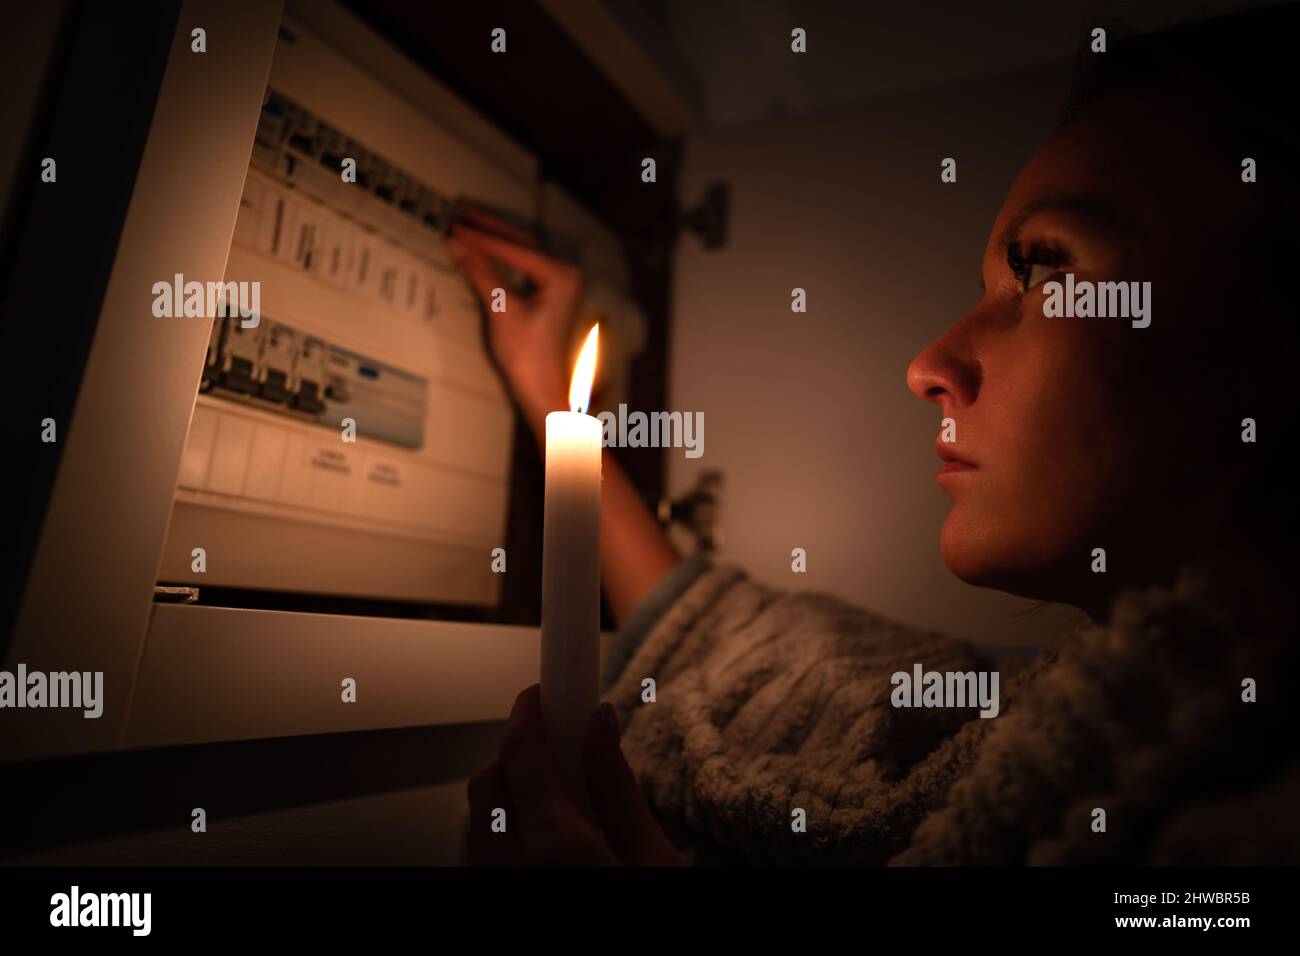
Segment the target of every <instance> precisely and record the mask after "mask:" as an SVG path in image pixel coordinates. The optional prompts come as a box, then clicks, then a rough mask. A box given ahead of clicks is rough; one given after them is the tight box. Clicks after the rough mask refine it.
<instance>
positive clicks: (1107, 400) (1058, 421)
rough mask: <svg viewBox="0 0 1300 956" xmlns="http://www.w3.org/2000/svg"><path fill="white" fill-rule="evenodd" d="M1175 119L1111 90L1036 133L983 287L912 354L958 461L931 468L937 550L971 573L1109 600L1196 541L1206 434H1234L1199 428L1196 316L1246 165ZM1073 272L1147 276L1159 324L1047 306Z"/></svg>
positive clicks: (1216, 267) (1203, 498)
mask: <svg viewBox="0 0 1300 956" xmlns="http://www.w3.org/2000/svg"><path fill="white" fill-rule="evenodd" d="M1168 115H1169V114H1168V111H1167V110H1162V109H1160V108H1159V107H1157V106H1154V105H1152V104H1151V103H1149V102H1147V101H1144V100H1142V99H1140V98H1136V97H1125V98H1118V99H1112V100H1110V101H1108V102H1106V103H1105V104H1104V105H1103V106H1101V107H1094V108H1093V109H1092V110H1091V111H1090V112H1089V113H1088V114H1086V115H1085V116H1083V117H1081V118H1080V119H1079V120H1076V121H1075V122H1073V123H1072V124H1071V125H1069V126H1068V127H1066V128H1064V129H1062V130H1061V131H1059V132H1058V133H1057V134H1056V135H1054V136H1053V137H1052V138H1051V139H1050V140H1049V141H1048V142H1047V143H1045V144H1044V145H1043V146H1042V147H1041V148H1040V149H1039V150H1038V151H1037V153H1035V154H1034V156H1033V157H1032V158H1031V159H1030V161H1029V163H1028V164H1027V165H1026V166H1025V168H1024V170H1023V171H1022V172H1021V173H1020V176H1019V177H1018V178H1017V180H1016V182H1015V184H1014V185H1013V186H1012V188H1011V192H1010V194H1009V195H1008V196H1007V199H1006V202H1005V203H1004V205H1003V207H1002V210H1001V211H1000V212H999V214H998V217H997V220H996V222H995V223H994V224H993V230H992V232H991V234H990V236H989V240H988V244H987V246H986V248H985V250H984V257H983V266H982V279H983V287H984V293H983V298H982V299H981V300H980V302H979V304H978V305H976V306H975V308H974V309H972V310H971V311H970V312H969V313H968V314H967V315H966V316H964V317H963V318H962V319H961V320H960V321H958V322H957V323H956V324H955V325H954V326H953V327H952V328H950V329H949V330H948V331H947V332H946V333H945V334H944V335H943V336H942V337H941V338H939V339H938V340H937V341H935V342H934V343H932V344H931V345H930V346H929V347H927V348H926V349H925V350H924V351H923V352H922V353H921V354H920V355H919V356H917V358H916V359H915V360H914V361H913V362H912V364H911V366H910V367H909V369H908V384H909V387H910V388H911V390H912V391H913V392H914V393H915V394H916V395H918V396H919V397H922V398H925V399H927V400H929V401H932V402H934V403H936V404H937V405H938V406H939V408H940V409H941V413H942V417H943V418H945V419H948V418H950V419H952V420H953V421H954V422H955V438H956V440H955V441H953V442H952V443H944V442H942V441H937V442H936V450H938V451H939V453H940V456H941V457H950V458H953V459H955V461H954V462H953V463H950V464H948V465H947V466H946V467H944V469H943V470H942V471H941V472H940V474H939V476H938V479H937V480H938V483H939V485H940V487H941V488H942V489H943V491H944V492H945V493H946V494H947V495H948V496H949V497H950V498H951V499H952V502H953V505H952V510H951V511H950V513H949V515H948V518H947V520H946V522H945V523H944V526H943V531H942V533H941V537H940V547H941V550H942V554H943V559H944V562H945V564H947V566H948V567H949V569H950V570H952V571H953V572H954V573H955V574H957V575H958V576H959V577H961V578H962V579H964V580H966V581H969V582H971V583H973V584H978V585H983V586H990V587H997V588H1001V589H1004V590H1008V591H1012V592H1015V593H1018V594H1024V595H1026V596H1030V597H1035V598H1040V599H1046V600H1056V601H1063V602H1066V603H1071V604H1076V605H1078V606H1081V607H1083V608H1085V609H1086V610H1090V611H1092V612H1093V613H1094V614H1095V613H1098V612H1102V611H1104V609H1105V605H1106V602H1107V601H1108V600H1109V598H1110V597H1111V596H1112V595H1113V593H1114V591H1115V590H1116V589H1117V588H1118V587H1121V586H1128V585H1131V584H1135V583H1141V582H1143V581H1147V580H1155V579H1157V578H1159V577H1161V576H1162V575H1166V574H1167V573H1168V572H1169V571H1170V570H1171V568H1172V567H1173V564H1174V563H1176V561H1177V557H1178V555H1179V554H1181V553H1184V552H1185V551H1186V549H1187V548H1190V547H1194V544H1195V543H1194V542H1193V541H1191V540H1189V538H1188V532H1189V526H1190V525H1193V524H1194V523H1195V522H1193V521H1189V518H1190V517H1192V516H1193V515H1196V514H1198V511H1197V509H1204V508H1205V507H1207V505H1208V503H1209V502H1210V501H1211V500H1212V499H1213V494H1214V493H1215V492H1214V488H1215V481H1214V476H1213V475H1211V474H1209V471H1210V469H1212V468H1213V467H1214V459H1213V454H1212V448H1213V445H1214V444H1215V443H1217V442H1222V441H1226V440H1228V439H1229V438H1231V439H1233V440H1239V439H1238V436H1237V435H1236V434H1233V435H1230V436H1229V435H1212V434H1207V433H1206V432H1207V431H1208V430H1209V426H1208V424H1207V416H1205V415H1204V414H1202V411H1203V410H1204V409H1205V408H1206V404H1205V403H1206V402H1208V401H1209V400H1210V396H1209V395H1208V394H1207V393H1206V390H1205V389H1204V388H1203V387H1202V386H1203V384H1204V376H1202V375H1199V374H1197V373H1195V371H1194V369H1195V368H1196V367H1198V364H1199V363H1198V361H1197V359H1198V358H1204V355H1205V354H1206V353H1205V351H1204V346H1205V343H1206V342H1207V341H1208V339H1207V338H1206V336H1205V330H1206V329H1208V328H1210V327H1211V325H1212V323H1210V322H1206V321H1205V319H1206V318H1217V317H1218V315H1216V314H1215V310H1216V309H1218V308H1220V307H1222V306H1226V305H1228V304H1229V303H1230V301H1231V297H1230V296H1229V295H1227V289H1228V283H1227V282H1226V281H1223V280H1221V278H1220V276H1221V274H1222V273H1223V272H1224V270H1225V262H1224V261H1223V256H1222V255H1220V254H1219V253H1218V252H1216V247H1215V240H1216V239H1220V240H1221V235H1222V233H1223V232H1224V231H1225V224H1226V223H1227V222H1229V221H1230V220H1231V219H1233V217H1234V216H1235V215H1237V212H1236V211H1235V210H1234V206H1233V203H1232V198H1231V196H1230V195H1229V192H1230V187H1231V186H1232V185H1233V183H1234V181H1235V182H1236V183H1237V184H1238V185H1239V184H1240V179H1239V176H1238V175H1237V171H1236V170H1235V169H1233V168H1232V167H1230V166H1224V167H1223V168H1219V167H1218V166H1216V165H1215V164H1214V163H1212V162H1210V161H1208V160H1205V159H1203V158H1202V154H1203V153H1204V152H1205V151H1204V149H1203V148H1202V149H1198V148H1197V141H1196V131H1195V129H1194V128H1193V127H1192V126H1191V125H1190V124H1187V123H1183V124H1181V125H1180V124H1178V123H1177V122H1175V121H1173V120H1171V119H1168V118H1167V117H1168ZM1202 145H1203V144H1202ZM1220 165H1222V164H1220ZM1216 177H1217V178H1218V179H1219V180H1221V181H1222V185H1221V186H1216V183H1215V178H1216ZM1216 197H1217V200H1216ZM1067 272H1068V273H1073V275H1074V279H1075V284H1076V287H1077V286H1078V284H1079V283H1081V282H1102V281H1112V282H1113V281H1123V282H1139V283H1142V282H1149V283H1150V301H1149V302H1146V303H1144V304H1145V305H1146V307H1147V308H1148V317H1149V319H1150V325H1149V326H1148V327H1146V328H1135V327H1134V326H1133V324H1132V321H1131V320H1130V319H1128V318H1096V317H1093V318H1067V317H1049V316H1046V315H1044V301H1045V294H1044V288H1043V287H1044V284H1045V283H1048V282H1051V281H1061V282H1063V281H1064V276H1065V273H1067ZM1210 417H1215V419H1216V421H1217V420H1218V418H1219V416H1210ZM941 434H942V432H941ZM1218 493H1219V494H1222V491H1221V490H1220V491H1219V492H1218ZM1199 513H1205V512H1203V511H1202V512H1199ZM1200 531H1201V533H1202V534H1205V533H1206V529H1205V528H1204V527H1201V528H1200ZM1095 548H1103V549H1105V556H1106V573H1104V574H1099V573H1096V572H1094V571H1093V564H1094V556H1093V549H1095Z"/></svg>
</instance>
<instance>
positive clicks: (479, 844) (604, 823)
mask: <svg viewBox="0 0 1300 956" xmlns="http://www.w3.org/2000/svg"><path fill="white" fill-rule="evenodd" d="M583 770H584V772H585V775H586V779H587V793H588V798H589V799H590V801H591V806H592V809H593V810H594V811H595V814H596V819H597V821H598V823H599V826H596V825H594V824H593V823H591V822H590V821H589V820H588V819H587V817H586V816H584V815H583V813H582V811H581V810H579V808H578V805H577V803H576V802H575V801H574V800H573V798H572V797H571V796H570V795H569V793H568V791H567V790H566V789H565V787H564V785H563V784H562V783H561V779H560V772H559V768H558V766H557V765H556V764H555V762H554V760H553V758H552V757H551V753H550V750H549V748H548V747H547V745H546V728H545V725H544V722H543V720H542V706H541V693H540V688H539V687H538V685H536V684H534V685H533V686H532V687H529V688H528V689H527V690H525V691H524V692H523V693H521V694H520V695H519V696H518V697H517V698H515V706H514V709H513V710H511V711H510V720H509V723H508V724H507V726H506V733H505V737H504V738H503V739H502V741H501V748H500V751H499V753H498V754H497V758H496V759H495V760H493V761H492V762H491V763H490V764H488V765H487V766H486V767H484V768H483V769H482V770H480V771H479V772H478V773H476V774H475V775H474V776H473V777H472V778H471V779H470V781H469V804H470V821H469V833H468V836H467V839H466V853H465V862H466V863H467V864H468V865H470V866H494V865H495V866H547V865H552V866H555V865H558V866H618V865H628V866H680V865H684V864H685V862H686V859H685V857H684V856H683V855H682V854H681V853H680V852H679V851H678V850H677V849H676V848H675V847H674V846H673V845H672V844H671V843H670V842H669V841H668V838H667V837H666V836H664V833H663V831H662V830H661V829H660V828H659V824H658V822H656V820H655V818H654V816H653V815H652V814H651V812H650V808H649V806H648V805H647V804H646V802H645V798H644V797H643V796H642V795H641V789H640V787H639V786H637V782H636V777H635V776H634V775H633V773H632V768H631V767H629V766H628V763H627V761H626V760H625V759H624V758H623V752H622V750H620V749H619V727H618V717H617V716H616V715H615V713H614V709H613V708H612V707H611V706H610V705H609V704H602V705H601V707H600V709H599V710H597V711H596V713H594V714H593V715H592V717H591V720H590V721H589V723H588V725H587V738H586V742H585V744H584V748H583ZM498 810H504V811H505V832H496V831H495V830H494V829H493V825H492V824H493V820H494V819H499V818H500V814H499V813H497V812H496V811H498ZM498 829H499V827H498Z"/></svg>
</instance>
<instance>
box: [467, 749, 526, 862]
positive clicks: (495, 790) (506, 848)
mask: <svg viewBox="0 0 1300 956" xmlns="http://www.w3.org/2000/svg"><path fill="white" fill-rule="evenodd" d="M466 790H467V792H468V794H469V831H468V833H467V834H466V836H465V864H466V865H467V866H508V865H511V864H513V863H517V862H518V861H519V856H520V854H519V830H518V821H516V820H515V819H514V816H515V814H514V808H513V807H512V806H511V803H510V790H509V788H508V787H507V786H506V778H505V773H504V772H503V771H502V769H501V763H500V761H497V760H493V761H492V762H491V763H489V764H488V765H487V766H486V767H484V768H483V769H482V770H480V771H479V772H478V773H476V774H474V776H472V777H470V779H469V786H468V787H467V788H466ZM498 811H503V812H504V815H503V814H502V813H501V812H498ZM498 821H500V822H498ZM502 823H504V826H505V831H504V832H501V830H500V826H501V824H502Z"/></svg>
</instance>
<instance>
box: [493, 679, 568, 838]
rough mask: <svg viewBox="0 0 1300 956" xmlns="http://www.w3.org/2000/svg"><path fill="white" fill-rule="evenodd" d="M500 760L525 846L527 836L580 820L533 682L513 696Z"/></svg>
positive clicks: (537, 835) (554, 830)
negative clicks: (549, 743) (553, 751)
mask: <svg viewBox="0 0 1300 956" xmlns="http://www.w3.org/2000/svg"><path fill="white" fill-rule="evenodd" d="M498 758H499V759H500V761H501V767H502V769H503V770H504V772H505V779H506V786H507V787H509V788H510V799H511V802H512V803H513V804H514V807H515V814H516V816H517V817H518V818H519V827H520V837H521V839H522V840H523V841H524V844H525V845H527V844H528V842H529V841H530V840H544V839H546V838H547V837H548V836H549V835H551V834H554V833H557V832H559V831H560V830H561V829H563V828H565V827H567V826H570V825H571V824H572V823H573V822H574V820H575V819H578V820H580V819H581V816H582V815H581V813H580V812H579V811H578V808H577V806H576V805H575V804H574V803H573V799H572V798H571V797H570V796H569V794H568V792H567V791H566V790H565V788H564V784H563V783H562V781H561V779H560V774H559V770H558V768H557V767H556V765H555V760H554V758H553V757H552V756H551V751H550V748H549V747H548V746H547V743H546V726H545V722H544V721H543V719H542V698H541V688H540V687H539V686H538V685H537V684H534V685H533V686H532V687H529V688H528V689H527V690H525V691H523V692H522V693H520V695H519V696H518V697H517V698H515V705H514V708H513V709H512V710H511V711H510V719H509V721H508V722H507V724H506V734H505V737H504V738H503V739H502V741H501V748H500V751H499V753H498Z"/></svg>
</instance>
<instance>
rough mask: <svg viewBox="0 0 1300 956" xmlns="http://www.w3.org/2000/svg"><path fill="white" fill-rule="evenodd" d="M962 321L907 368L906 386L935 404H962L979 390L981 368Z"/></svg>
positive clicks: (945, 405) (968, 400) (913, 360)
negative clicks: (971, 349) (967, 342)
mask: <svg viewBox="0 0 1300 956" xmlns="http://www.w3.org/2000/svg"><path fill="white" fill-rule="evenodd" d="M964 338H965V337H964V335H963V333H962V331H961V323H958V325H956V326H953V328H951V329H949V330H948V331H947V332H946V333H944V334H943V335H942V336H940V337H939V338H938V339H936V340H935V341H933V342H931V343H930V344H929V345H928V346H926V348H925V349H924V350H923V351H922V352H921V354H920V355H918V356H917V357H916V358H914V359H912V363H911V364H910V365H908V367H907V387H908V388H909V389H910V390H911V392H912V394H913V395H915V396H916V397H917V398H921V399H924V400H925V401H927V402H934V403H935V404H936V405H940V406H943V407H945V408H946V407H947V406H948V405H949V404H953V405H957V406H963V405H969V404H971V403H972V402H974V401H975V397H976V395H977V394H978V393H979V367H978V364H977V363H976V362H975V360H974V358H973V356H970V355H968V354H967V353H968V352H969V350H968V349H966V348H964V347H963V345H964Z"/></svg>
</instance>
